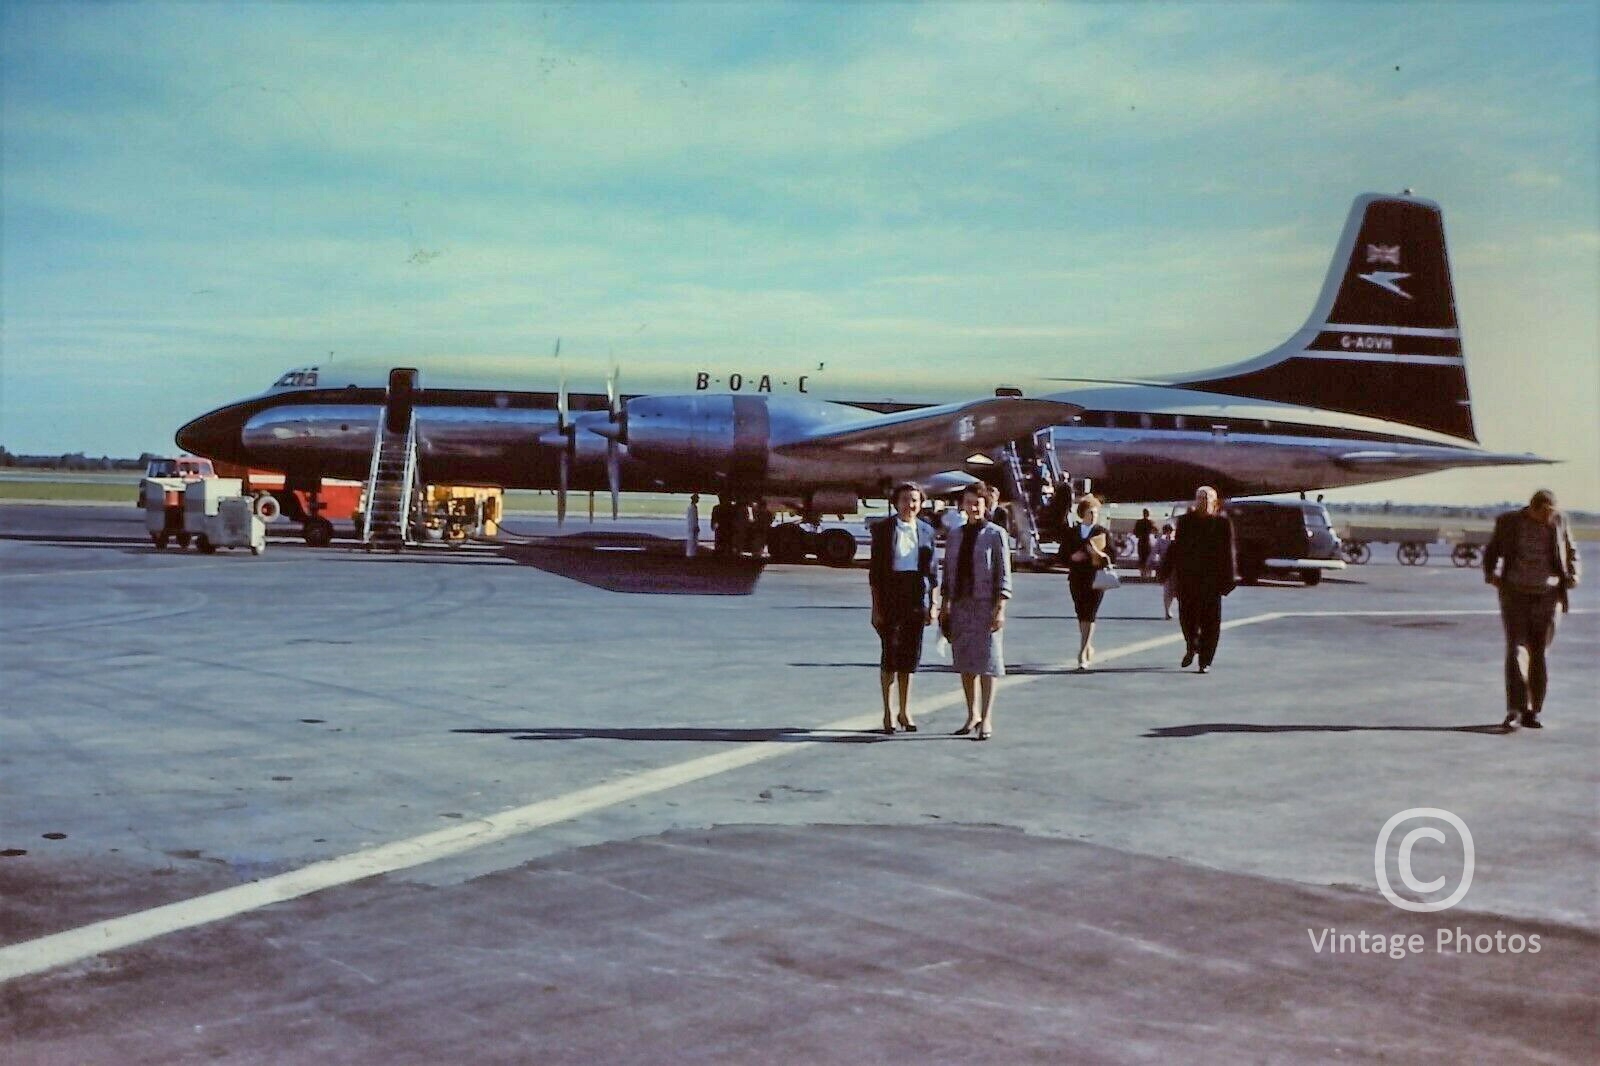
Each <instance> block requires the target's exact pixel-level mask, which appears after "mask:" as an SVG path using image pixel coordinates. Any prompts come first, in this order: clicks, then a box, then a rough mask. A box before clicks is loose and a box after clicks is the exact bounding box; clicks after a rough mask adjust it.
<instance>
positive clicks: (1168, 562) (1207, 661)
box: [1163, 485, 1234, 674]
mask: <svg viewBox="0 0 1600 1066" xmlns="http://www.w3.org/2000/svg"><path fill="white" fill-rule="evenodd" d="M1163 565H1164V566H1165V567H1168V568H1170V570H1171V573H1172V579H1173V583H1174V584H1175V585H1176V586H1177V590H1178V624H1179V625H1180V626H1182V627H1183V640H1184V652H1183V662H1182V663H1181V664H1180V665H1182V666H1188V665H1189V664H1190V663H1192V662H1194V660H1195V657H1196V656H1199V658H1200V672H1201V673H1202V674H1203V673H1206V672H1207V671H1208V670H1210V669H1211V660H1212V659H1214V658H1215V657H1216V654H1217V640H1218V638H1220V637H1221V636H1222V597H1224V596H1226V595H1227V594H1228V593H1230V592H1232V591H1233V587H1234V580H1233V523H1232V522H1230V521H1228V516H1227V515H1225V514H1223V513H1222V506H1221V501H1219V500H1218V499H1217V490H1216V489H1214V488H1212V487H1211V486H1210V485H1202V486H1200V488H1199V489H1198V490H1197V491H1196V492H1195V495H1194V505H1193V506H1192V507H1190V508H1189V511H1188V513H1186V514H1183V515H1181V516H1179V518H1178V532H1177V536H1176V537H1175V538H1174V539H1173V541H1172V545H1171V547H1169V548H1168V549H1167V557H1166V559H1165V560H1163Z"/></svg>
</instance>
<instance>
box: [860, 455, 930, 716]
mask: <svg viewBox="0 0 1600 1066" xmlns="http://www.w3.org/2000/svg"><path fill="white" fill-rule="evenodd" d="M890 502H891V503H892V504H893V505H894V511H895V513H894V514H893V515H891V516H890V517H888V518H885V519H881V520H880V521H878V522H875V523H873V525H872V561H871V562H870V563H869V564H868V568H867V580H868V583H869V584H870V585H871V587H872V628H873V629H876V630H877V631H878V639H879V640H880V641H881V642H882V645H883V655H882V658H881V659H880V660H879V664H878V682H879V687H880V689H881V691H882V694H883V731H884V732H885V733H890V734H892V733H893V732H894V725H895V723H894V717H893V715H892V713H891V710H890V707H889V693H890V690H891V689H892V688H893V687H894V685H895V683H896V682H898V683H899V685H900V728H901V729H903V730H905V731H906V732H907V733H915V732H916V731H917V725H916V723H915V722H913V721H912V720H911V712H910V706H909V705H910V702H911V675H912V674H914V673H916V672H917V667H918V666H920V665H921V663H922V634H923V630H924V627H926V626H928V625H930V624H932V622H933V604H934V593H935V590H936V589H938V587H939V563H938V557H937V555H936V554H935V552H934V544H933V527H932V526H930V525H929V524H928V523H926V522H921V521H918V520H917V513H918V512H919V511H921V510H922V490H921V489H920V488H918V487H917V486H916V485H913V484H911V483H910V482H906V483H905V484H902V485H897V486H895V489H894V492H893V493H891V494H890Z"/></svg>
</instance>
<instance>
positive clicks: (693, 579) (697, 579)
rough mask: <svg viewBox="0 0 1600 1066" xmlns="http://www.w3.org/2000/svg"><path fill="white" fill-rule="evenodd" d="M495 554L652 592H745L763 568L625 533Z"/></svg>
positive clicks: (613, 587) (611, 588) (617, 587)
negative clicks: (686, 552)
mask: <svg viewBox="0 0 1600 1066" xmlns="http://www.w3.org/2000/svg"><path fill="white" fill-rule="evenodd" d="M500 554H501V556H502V557H504V558H506V559H510V560H511V561H513V562H516V563H519V564H521V565H523V566H532V567H536V568H537V569H540V570H543V571H544V572H545V573H548V574H555V575H556V576H557V577H564V578H568V579H570V580H573V581H578V582H582V583H583V584H585V585H592V586H594V587H595V588H601V589H605V590H607V591H608V592H633V593H645V594H652V595H658V596H748V595H750V594H751V593H752V592H754V591H755V587H756V582H757V581H758V580H759V579H760V577H761V570H762V567H763V563H762V562H761V561H759V560H756V559H747V558H742V557H741V558H737V559H721V558H718V557H717V556H715V555H712V554H710V553H706V554H704V555H697V556H695V557H694V558H689V557H687V556H685V555H684V554H683V548H682V546H681V545H680V544H679V543H678V542H677V541H673V540H666V539H664V538H662V537H651V536H643V535H635V536H629V535H625V534H624V535H617V534H578V535H576V536H571V537H560V538H549V539H546V540H539V541H528V542H525V543H517V544H506V545H503V546H502V547H501V549H500Z"/></svg>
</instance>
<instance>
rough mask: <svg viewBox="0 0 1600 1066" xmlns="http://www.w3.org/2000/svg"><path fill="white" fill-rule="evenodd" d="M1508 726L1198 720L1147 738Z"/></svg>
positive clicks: (1489, 732)
mask: <svg viewBox="0 0 1600 1066" xmlns="http://www.w3.org/2000/svg"><path fill="white" fill-rule="evenodd" d="M1505 732H1506V730H1505V728H1504V727H1503V726H1502V725H1500V723H1498V722H1496V723H1494V724H1492V725H1259V724H1255V723H1248V722H1196V723H1194V724H1192V725H1171V726H1159V727H1157V728H1155V729H1152V730H1150V732H1148V733H1145V734H1144V737H1145V738H1163V739H1172V738H1176V737H1203V736H1206V735H1207V734H1210V733H1479V734H1482V735H1484V736H1493V737H1498V736H1503V735H1504V734H1505Z"/></svg>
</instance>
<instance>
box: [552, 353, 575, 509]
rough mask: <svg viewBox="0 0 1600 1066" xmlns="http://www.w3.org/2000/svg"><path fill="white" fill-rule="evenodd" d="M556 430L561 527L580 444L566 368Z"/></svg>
mask: <svg viewBox="0 0 1600 1066" xmlns="http://www.w3.org/2000/svg"><path fill="white" fill-rule="evenodd" d="M556 351H557V352H558V353H559V352H560V351H561V342H560V341H556ZM556 432H557V433H559V434H560V435H561V436H560V440H559V441H558V442H557V447H559V448H560V449H561V450H560V452H558V453H557V458H556V525H557V526H558V527H560V526H563V525H565V524H566V522H567V483H568V482H569V481H570V480H571V478H572V453H573V452H574V451H575V450H576V449H577V445H578V435H577V434H576V433H574V432H573V428H572V423H571V422H570V421H569V420H568V418H567V373H566V371H565V370H563V371H562V372H561V384H560V385H559V386H558V387H557V389H556Z"/></svg>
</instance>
